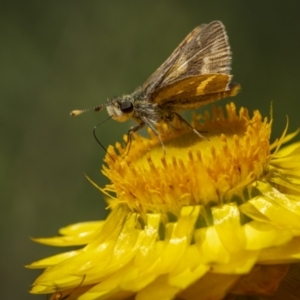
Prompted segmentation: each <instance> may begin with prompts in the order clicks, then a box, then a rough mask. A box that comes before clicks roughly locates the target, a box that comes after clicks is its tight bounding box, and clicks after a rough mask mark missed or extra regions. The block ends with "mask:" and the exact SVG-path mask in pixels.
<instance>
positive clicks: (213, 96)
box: [152, 74, 240, 110]
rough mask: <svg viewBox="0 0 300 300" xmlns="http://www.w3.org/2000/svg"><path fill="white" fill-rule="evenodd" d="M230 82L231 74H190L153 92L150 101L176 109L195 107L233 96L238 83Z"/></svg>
mask: <svg viewBox="0 0 300 300" xmlns="http://www.w3.org/2000/svg"><path fill="white" fill-rule="evenodd" d="M230 82H231V75H227V74H204V75H198V76H191V77H188V78H185V79H182V80H179V81H176V82H175V83H173V84H169V85H167V86H163V87H161V88H160V89H157V90H156V91H154V92H153V95H152V97H153V98H152V99H153V100H152V101H153V102H155V103H159V104H161V105H166V106H172V107H174V108H175V109H176V110H185V109H192V108H197V107H200V106H203V105H206V104H208V103H210V102H213V101H217V100H219V99H222V98H225V97H230V96H235V95H236V94H237V93H238V91H239V89H240V85H239V84H235V83H230Z"/></svg>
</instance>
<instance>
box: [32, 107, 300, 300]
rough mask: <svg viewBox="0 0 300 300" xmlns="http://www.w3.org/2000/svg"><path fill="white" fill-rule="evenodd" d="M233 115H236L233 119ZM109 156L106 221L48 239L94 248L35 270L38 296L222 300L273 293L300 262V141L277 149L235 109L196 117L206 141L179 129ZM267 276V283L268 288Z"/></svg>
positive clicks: (261, 125)
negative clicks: (231, 295)
mask: <svg viewBox="0 0 300 300" xmlns="http://www.w3.org/2000/svg"><path fill="white" fill-rule="evenodd" d="M225 115H226V116H225ZM172 126H173V128H168V126H167V125H166V124H162V125H160V126H159V128H158V130H159V134H160V136H161V137H162V141H163V144H164V146H165V152H166V153H165V154H164V151H163V149H162V147H161V144H160V142H159V140H158V139H157V137H156V136H155V134H154V133H153V132H151V131H149V133H150V138H149V139H147V138H144V137H141V136H139V135H136V136H135V139H134V140H133V142H132V144H131V148H130V151H129V153H127V154H125V155H124V148H123V147H122V146H121V144H119V143H118V144H117V145H116V146H115V147H110V148H109V150H108V151H109V154H110V155H107V156H106V159H105V160H106V163H107V166H105V167H103V170H102V172H103V174H104V175H105V176H107V177H108V178H109V179H110V182H111V183H110V184H109V185H107V186H105V187H104V188H99V189H100V190H101V191H102V192H104V193H105V194H106V195H107V196H108V197H109V198H110V199H109V200H108V202H109V207H110V209H111V212H110V214H109V216H108V218H107V219H106V220H105V221H99V222H87V223H80V224H75V225H71V226H68V227H66V228H62V229H61V230H60V234H61V235H62V236H59V237H54V238H46V239H44V238H41V239H36V241H38V242H40V243H45V244H49V245H56V246H71V245H84V247H83V248H82V249H79V250H74V251H70V252H65V253H62V254H59V255H56V256H52V257H49V258H46V259H43V260H40V261H37V262H35V263H33V264H31V265H30V266H29V267H31V268H45V271H44V272H43V273H42V274H41V275H40V276H39V277H38V278H37V280H36V281H35V283H34V286H33V288H32V291H31V292H32V293H54V294H53V296H52V299H60V300H62V299H66V297H68V299H70V300H71V299H81V300H83V299H138V300H147V299H187V300H188V299H198V296H199V295H201V299H203V300H205V299H216V300H217V299H222V298H224V296H225V295H226V294H227V293H236V294H247V293H252V294H253V293H258V294H270V293H272V292H274V291H275V289H276V287H277V286H278V284H279V282H280V280H281V279H282V278H283V277H284V275H285V274H286V272H287V264H289V263H292V262H297V261H299V260H300V144H299V143H296V144H292V145H290V146H288V147H285V148H283V149H280V150H279V148H280V146H281V145H282V144H283V143H284V142H286V141H288V140H290V139H291V138H292V137H294V136H295V134H296V133H295V134H292V135H286V132H284V134H283V135H282V137H281V138H279V139H278V140H276V141H275V142H274V143H273V144H272V145H270V142H269V140H270V134H271V122H268V120H267V119H263V118H262V117H261V115H260V113H259V112H258V111H255V112H254V115H253V117H250V116H249V114H248V111H247V110H246V109H245V108H241V109H240V111H239V112H238V113H237V112H236V108H235V105H234V104H232V103H231V104H230V105H227V106H226V114H224V111H223V109H221V108H217V107H214V108H213V112H212V116H211V115H209V113H206V114H205V115H204V122H202V119H201V117H199V116H195V117H194V119H193V122H192V126H193V127H194V128H196V129H197V130H198V131H200V132H204V133H205V137H206V138H205V139H200V138H199V137H198V136H197V135H196V134H195V133H193V132H192V131H191V130H190V128H188V127H187V126H185V125H184V124H181V123H180V122H179V121H175V122H174V123H173V124H172ZM261 278H264V281H263V284H262V283H261V280H259V279H261Z"/></svg>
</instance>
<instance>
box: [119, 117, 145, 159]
mask: <svg viewBox="0 0 300 300" xmlns="http://www.w3.org/2000/svg"><path fill="white" fill-rule="evenodd" d="M144 126H145V123H144V122H143V123H140V124H139V125H137V126H135V127H132V128H130V129H129V130H128V132H127V144H126V148H125V151H124V152H125V153H126V155H127V154H128V153H129V150H130V146H131V142H132V135H133V134H134V133H135V132H137V131H139V130H140V129H142V128H143V127H144Z"/></svg>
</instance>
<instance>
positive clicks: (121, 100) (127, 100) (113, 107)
mask: <svg viewBox="0 0 300 300" xmlns="http://www.w3.org/2000/svg"><path fill="white" fill-rule="evenodd" d="M132 100H133V99H132V97H131V96H129V95H125V96H123V97H118V98H113V99H109V100H108V101H107V105H106V109H107V112H108V114H109V115H110V116H111V117H112V118H113V119H114V120H117V121H119V122H124V121H126V120H128V119H130V118H132V116H133V114H134V106H133V101H132Z"/></svg>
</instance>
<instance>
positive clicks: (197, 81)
mask: <svg viewBox="0 0 300 300" xmlns="http://www.w3.org/2000/svg"><path fill="white" fill-rule="evenodd" d="M230 70H231V51H230V46H229V43H228V37H227V34H226V31H225V27H224V25H223V24H222V23H221V22H220V21H214V22H212V23H210V24H208V25H207V24H203V25H201V26H198V27H196V28H195V29H194V30H193V31H192V32H191V33H190V34H189V35H188V36H187V37H186V38H185V39H184V40H183V42H182V43H181V44H180V45H179V46H178V47H177V48H176V50H175V51H174V52H173V53H172V55H171V56H170V57H169V58H168V59H167V61H166V62H165V63H164V64H163V65H162V66H161V67H160V68H158V70H157V71H156V72H155V73H154V74H153V75H152V76H151V77H150V78H149V79H148V80H147V81H146V83H145V84H144V86H143V88H142V90H144V91H147V94H148V99H149V101H151V102H154V103H158V104H164V103H170V104H171V103H172V104H174V105H176V104H178V105H180V102H181V104H183V103H182V101H183V100H184V99H185V100H188V99H189V100H188V101H187V102H189V103H190V104H189V105H188V106H184V105H183V106H184V108H186V109H188V108H190V107H191V106H190V105H193V104H194V106H192V107H199V106H201V105H204V104H206V103H207V101H208V102H211V101H215V100H218V99H220V98H222V97H227V96H228V95H229V96H231V95H235V94H236V92H237V90H238V89H237V87H235V88H234V91H232V93H230V90H231V89H232V87H233V86H230V82H231V75H230ZM224 92H228V93H224ZM222 93H223V94H222ZM208 94H210V97H204V98H203V103H201V96H204V95H208ZM196 98H197V99H196ZM176 101H177V102H178V103H177V102H176ZM187 102H186V103H187ZM184 108H183V109H184Z"/></svg>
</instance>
